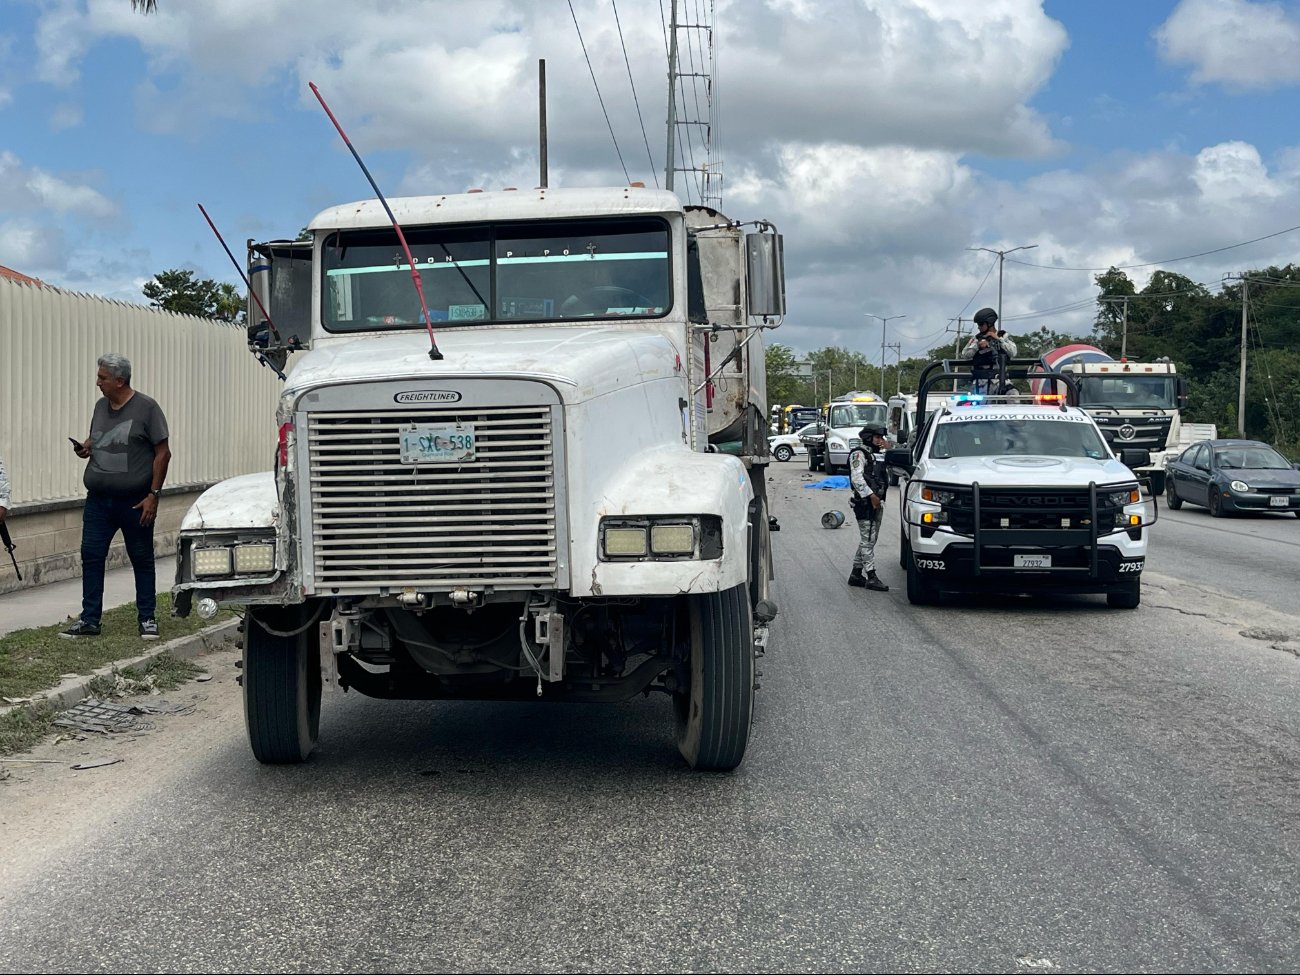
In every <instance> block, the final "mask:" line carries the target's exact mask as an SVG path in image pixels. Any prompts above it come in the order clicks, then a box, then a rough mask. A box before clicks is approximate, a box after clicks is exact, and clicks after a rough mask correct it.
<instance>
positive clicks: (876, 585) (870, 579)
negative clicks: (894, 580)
mask: <svg viewBox="0 0 1300 975" xmlns="http://www.w3.org/2000/svg"><path fill="white" fill-rule="evenodd" d="M859 585H863V586H866V587H867V588H868V589H874V590H875V591H876V592H889V587H888V586H887V585H885V584H884V583H883V582H881V581H880V576H878V575H876V574H875V573H874V572H868V573H867V578H866V581H865V582H862V583H859Z"/></svg>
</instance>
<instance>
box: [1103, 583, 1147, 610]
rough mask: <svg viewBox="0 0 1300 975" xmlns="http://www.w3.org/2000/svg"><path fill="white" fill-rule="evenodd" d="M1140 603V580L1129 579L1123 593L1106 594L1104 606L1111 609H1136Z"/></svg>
mask: <svg viewBox="0 0 1300 975" xmlns="http://www.w3.org/2000/svg"><path fill="white" fill-rule="evenodd" d="M1141 602H1142V580H1140V579H1130V580H1129V581H1128V583H1127V584H1126V585H1125V588H1124V591H1123V592H1108V593H1106V605H1107V606H1109V607H1110V608H1111V609H1137V608H1138V604H1139V603H1141Z"/></svg>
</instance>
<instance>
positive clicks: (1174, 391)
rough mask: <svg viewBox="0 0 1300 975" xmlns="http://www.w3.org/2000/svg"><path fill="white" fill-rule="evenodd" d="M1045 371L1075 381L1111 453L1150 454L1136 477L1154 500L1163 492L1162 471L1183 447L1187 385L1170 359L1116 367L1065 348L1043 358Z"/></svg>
mask: <svg viewBox="0 0 1300 975" xmlns="http://www.w3.org/2000/svg"><path fill="white" fill-rule="evenodd" d="M1042 361H1043V367H1044V368H1045V369H1046V370H1048V371H1051V372H1064V373H1068V374H1069V375H1071V376H1073V377H1074V378H1075V380H1076V381H1077V383H1078V387H1079V406H1080V407H1081V408H1082V409H1084V410H1085V411H1086V412H1087V413H1088V414H1089V415H1090V416H1091V417H1092V418H1093V419H1094V420H1096V421H1097V426H1098V428H1099V429H1100V430H1101V432H1102V435H1103V436H1105V438H1106V442H1107V443H1109V444H1110V445H1111V447H1112V448H1114V449H1115V450H1120V449H1125V448H1130V447H1137V448H1143V449H1145V450H1147V451H1149V452H1150V454H1151V460H1150V462H1149V463H1148V464H1146V465H1144V466H1142V467H1140V468H1137V469H1135V470H1134V473H1135V474H1137V475H1138V478H1139V479H1140V480H1141V481H1142V482H1143V484H1144V485H1145V486H1146V487H1147V489H1148V490H1149V492H1150V493H1151V495H1152V496H1157V495H1161V494H1163V493H1164V490H1165V466H1166V464H1167V463H1168V460H1169V458H1170V457H1171V456H1175V455H1177V454H1178V452H1179V450H1180V449H1181V448H1180V444H1181V443H1182V439H1183V438H1182V429H1181V426H1182V423H1181V421H1182V416H1181V412H1182V410H1183V408H1185V407H1186V406H1187V379H1186V378H1185V377H1183V376H1180V375H1178V368H1177V367H1176V366H1175V365H1174V363H1173V362H1171V361H1170V360H1168V359H1157V360H1156V361H1154V362H1130V361H1128V360H1126V359H1121V360H1120V361H1118V362H1117V361H1115V360H1114V359H1112V358H1111V357H1110V355H1108V354H1107V353H1105V352H1103V351H1102V350H1101V349H1098V348H1097V347H1096V346H1092V345H1066V346H1061V347H1059V348H1056V349H1053V350H1052V351H1051V352H1048V353H1047V354H1046V355H1044V356H1043V360H1042Z"/></svg>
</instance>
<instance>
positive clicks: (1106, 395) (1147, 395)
mask: <svg viewBox="0 0 1300 975" xmlns="http://www.w3.org/2000/svg"><path fill="white" fill-rule="evenodd" d="M1078 378H1079V405H1080V406H1082V407H1083V408H1084V409H1089V408H1094V409H1095V408H1100V407H1113V408H1114V409H1117V410H1124V409H1153V408H1154V409H1161V410H1172V409H1176V408H1177V407H1178V383H1177V380H1176V379H1175V377H1173V376H1139V375H1123V376H1080V377H1078Z"/></svg>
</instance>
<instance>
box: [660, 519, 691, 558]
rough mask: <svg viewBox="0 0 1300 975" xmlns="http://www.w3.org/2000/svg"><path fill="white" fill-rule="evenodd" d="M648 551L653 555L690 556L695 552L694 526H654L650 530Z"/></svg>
mask: <svg viewBox="0 0 1300 975" xmlns="http://www.w3.org/2000/svg"><path fill="white" fill-rule="evenodd" d="M650 551H652V552H653V553H654V554H655V555H690V554H691V553H692V552H694V551H695V526H694V525H655V526H654V527H653V528H651V529H650Z"/></svg>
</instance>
